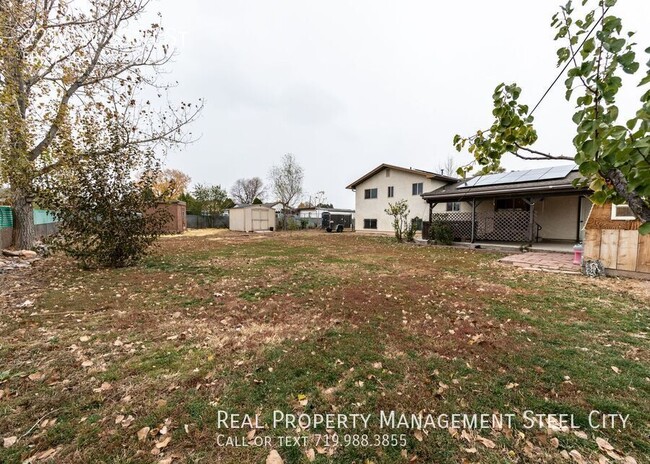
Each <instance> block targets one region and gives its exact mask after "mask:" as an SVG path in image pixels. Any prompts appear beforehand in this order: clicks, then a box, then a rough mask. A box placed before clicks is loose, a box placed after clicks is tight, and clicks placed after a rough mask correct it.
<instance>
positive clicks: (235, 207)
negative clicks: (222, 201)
mask: <svg viewBox="0 0 650 464" xmlns="http://www.w3.org/2000/svg"><path fill="white" fill-rule="evenodd" d="M279 203H280V202H279V201H276V202H274V203H242V204H240V205H235V206H234V207H232V208H230V209H243V208H250V207H251V206H258V207H259V206H263V207H265V208H273V207H274V206H275V205H278V204H279Z"/></svg>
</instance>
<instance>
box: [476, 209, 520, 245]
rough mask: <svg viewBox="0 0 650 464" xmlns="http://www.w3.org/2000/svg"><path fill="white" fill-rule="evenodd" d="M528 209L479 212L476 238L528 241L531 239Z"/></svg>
mask: <svg viewBox="0 0 650 464" xmlns="http://www.w3.org/2000/svg"><path fill="white" fill-rule="evenodd" d="M529 222H530V213H529V212H528V211H516V210H514V211H495V212H488V213H477V215H476V237H475V239H476V240H494V241H500V242H501V241H502V242H527V241H529V240H530V229H529Z"/></svg>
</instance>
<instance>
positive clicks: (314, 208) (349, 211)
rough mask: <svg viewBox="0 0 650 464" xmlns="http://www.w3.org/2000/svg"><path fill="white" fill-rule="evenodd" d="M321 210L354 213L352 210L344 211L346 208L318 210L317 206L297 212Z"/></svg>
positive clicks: (299, 209) (300, 209) (323, 209)
mask: <svg viewBox="0 0 650 464" xmlns="http://www.w3.org/2000/svg"><path fill="white" fill-rule="evenodd" d="M317 209H319V210H321V211H330V212H331V211H340V212H342V213H354V210H353V209H346V208H320V207H317V206H312V207H309V208H297V210H298V211H308V210H317Z"/></svg>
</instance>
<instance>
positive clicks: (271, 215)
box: [228, 203, 279, 232]
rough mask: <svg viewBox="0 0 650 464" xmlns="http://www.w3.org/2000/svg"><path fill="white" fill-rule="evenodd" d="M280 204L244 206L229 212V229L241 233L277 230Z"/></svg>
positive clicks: (236, 207) (231, 209)
mask: <svg viewBox="0 0 650 464" xmlns="http://www.w3.org/2000/svg"><path fill="white" fill-rule="evenodd" d="M278 205H279V203H263V204H242V205H237V206H235V207H234V208H230V209H229V210H228V214H229V217H230V223H229V228H230V230H236V231H241V232H257V231H269V230H275V227H276V226H275V219H276V213H277V209H278Z"/></svg>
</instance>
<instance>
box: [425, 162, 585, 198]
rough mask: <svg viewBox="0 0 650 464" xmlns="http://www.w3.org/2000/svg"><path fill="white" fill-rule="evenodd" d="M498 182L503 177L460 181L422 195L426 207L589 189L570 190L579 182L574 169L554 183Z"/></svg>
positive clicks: (579, 191)
mask: <svg viewBox="0 0 650 464" xmlns="http://www.w3.org/2000/svg"><path fill="white" fill-rule="evenodd" d="M533 171H534V170H533V169H529V170H526V171H516V172H517V173H520V174H521V175H519V176H511V177H512V178H515V179H516V178H520V179H525V178H527V177H528V176H527V175H526V174H528V173H532V172H533ZM478 178H480V180H481V182H476V179H478ZM492 179H494V180H495V183H492V182H491V180H492ZM497 179H503V174H489V175H485V176H477V177H474V178H472V179H463V180H459V181H457V182H454V183H451V184H447V185H445V186H443V187H440V188H438V189H436V190H433V191H431V192H425V193H423V194H422V198H424V199H425V200H426V201H427V202H429V203H439V202H444V201H467V200H472V199H474V198H494V197H529V196H539V195H541V196H551V195H567V194H569V195H571V194H573V195H581V194H585V193H588V192H590V190H589V187H578V188H576V187H574V186H573V181H575V180H577V179H582V175H581V174H580V172H579V171H578V168H577V166H576V167H574V168H573V169H571V170H570V171H569V173H568V174H566V175H565V176H564V177H558V178H553V179H539V180H531V181H519V182H516V181H515V182H511V183H496V180H497ZM476 184H478V185H476ZM472 185H476V186H472Z"/></svg>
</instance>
